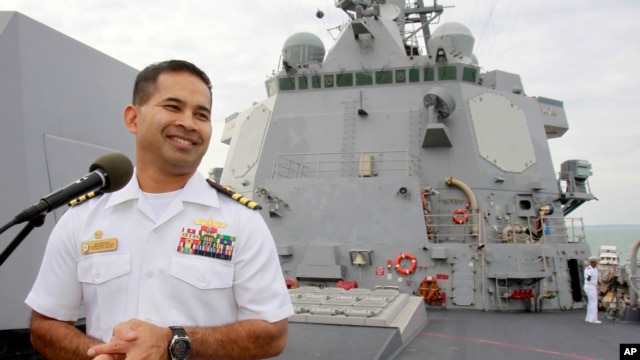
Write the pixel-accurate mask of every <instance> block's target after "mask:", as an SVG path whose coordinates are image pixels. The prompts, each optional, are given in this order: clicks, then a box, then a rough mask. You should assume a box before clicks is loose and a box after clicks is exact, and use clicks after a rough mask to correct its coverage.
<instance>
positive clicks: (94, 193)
mask: <svg viewBox="0 0 640 360" xmlns="http://www.w3.org/2000/svg"><path fill="white" fill-rule="evenodd" d="M102 194H104V193H103V192H102V191H92V192H90V193H86V194H84V195H82V196H80V197H77V198H75V199H73V200H71V201H69V206H76V205H78V204H82V203H83V202H85V201H87V200H89V199H91V198H92V197H96V196H100V195H102Z"/></svg>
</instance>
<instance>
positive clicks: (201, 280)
mask: <svg viewBox="0 0 640 360" xmlns="http://www.w3.org/2000/svg"><path fill="white" fill-rule="evenodd" d="M198 282H199V283H200V284H202V285H204V284H206V283H207V276H206V275H200V276H199V277H198Z"/></svg>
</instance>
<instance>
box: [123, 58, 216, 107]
mask: <svg viewBox="0 0 640 360" xmlns="http://www.w3.org/2000/svg"><path fill="white" fill-rule="evenodd" d="M166 72H187V73H190V74H193V75H195V76H197V77H199V78H200V79H202V81H203V82H204V83H205V84H206V85H207V88H208V89H209V95H211V80H209V77H208V76H207V74H206V73H205V72H204V71H202V70H200V68H198V67H197V66H195V65H194V64H192V63H190V62H188V61H184V60H167V61H162V62H158V63H155V64H151V65H149V66H147V67H146V68H144V69H143V70H142V71H140V73H139V74H138V76H136V81H135V83H134V85H133V100H132V103H133V104H134V105H143V104H145V103H146V102H147V101H149V99H151V97H152V96H153V94H154V92H155V91H156V83H157V81H158V77H159V76H160V74H162V73H166Z"/></svg>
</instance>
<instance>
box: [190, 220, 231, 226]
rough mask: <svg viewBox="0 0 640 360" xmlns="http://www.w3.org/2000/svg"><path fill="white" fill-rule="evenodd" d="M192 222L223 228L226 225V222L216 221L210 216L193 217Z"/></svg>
mask: <svg viewBox="0 0 640 360" xmlns="http://www.w3.org/2000/svg"><path fill="white" fill-rule="evenodd" d="M193 223H194V224H196V225H204V226H213V227H219V228H224V227H227V223H226V222H224V221H216V220H213V219H212V218H208V219H206V220H205V219H195V220H193Z"/></svg>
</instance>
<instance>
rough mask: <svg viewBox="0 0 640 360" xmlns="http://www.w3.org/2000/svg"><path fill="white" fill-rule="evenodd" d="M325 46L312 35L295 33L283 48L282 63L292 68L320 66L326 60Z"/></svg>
mask: <svg viewBox="0 0 640 360" xmlns="http://www.w3.org/2000/svg"><path fill="white" fill-rule="evenodd" d="M324 53H325V50H324V44H323V43H322V40H321V39H320V38H319V37H318V36H317V35H314V34H312V33H308V32H299V33H295V34H293V35H291V36H289V38H287V40H286V41H285V42H284V45H283V46H282V61H283V62H286V63H287V64H289V65H291V66H295V65H304V64H320V63H322V61H323V60H324Z"/></svg>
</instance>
